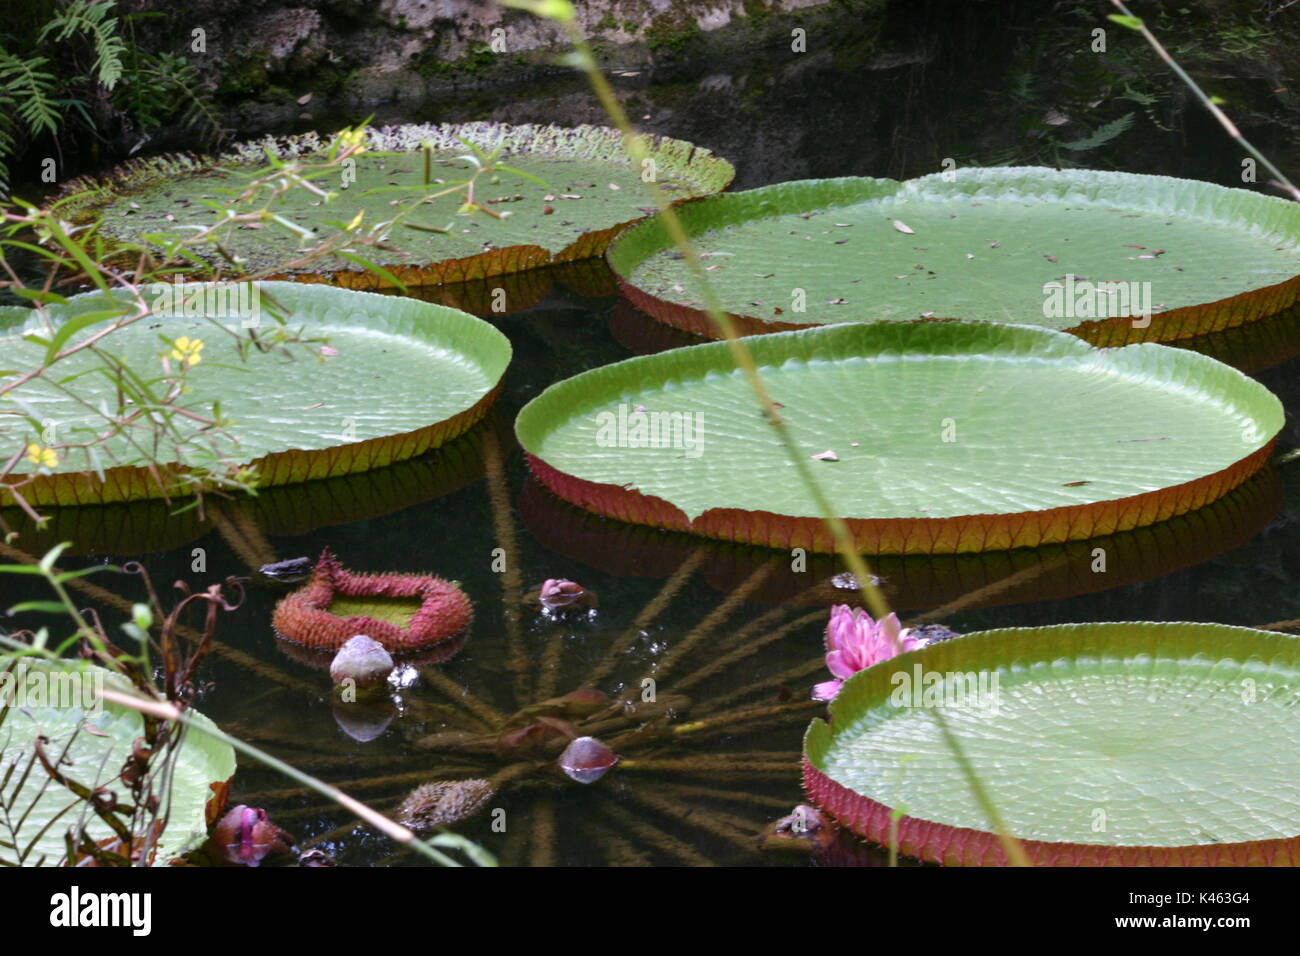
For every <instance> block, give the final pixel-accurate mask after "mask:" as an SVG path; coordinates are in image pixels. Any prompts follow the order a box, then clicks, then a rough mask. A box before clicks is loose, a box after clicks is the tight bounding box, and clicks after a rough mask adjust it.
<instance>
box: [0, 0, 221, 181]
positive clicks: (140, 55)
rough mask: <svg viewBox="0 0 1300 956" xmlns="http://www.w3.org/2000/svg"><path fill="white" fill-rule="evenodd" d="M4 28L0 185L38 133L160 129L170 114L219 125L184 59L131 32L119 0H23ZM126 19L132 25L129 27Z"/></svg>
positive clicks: (67, 135) (78, 137) (95, 136)
mask: <svg viewBox="0 0 1300 956" xmlns="http://www.w3.org/2000/svg"><path fill="white" fill-rule="evenodd" d="M6 13H7V14H10V15H11V16H10V17H9V19H8V21H7V23H6V24H5V27H4V28H3V30H2V32H0V189H3V190H7V189H8V182H9V178H10V171H9V165H8V164H9V163H10V162H11V161H12V159H13V158H14V157H15V156H17V155H20V154H22V153H23V152H24V151H26V150H27V149H29V148H30V147H31V146H32V145H33V144H34V143H35V142H36V141H38V140H41V139H46V138H48V139H52V140H53V141H54V145H55V147H56V149H58V150H60V151H62V149H63V146H64V143H65V141H69V142H71V143H74V144H78V145H79V144H80V143H82V142H84V141H85V140H87V139H91V140H99V141H103V140H105V139H106V138H107V135H106V134H107V131H110V130H113V129H114V128H120V129H123V130H125V131H129V132H141V131H147V130H151V129H156V128H157V127H159V126H161V125H162V124H163V123H165V122H167V121H170V120H180V121H181V122H183V123H185V124H189V125H195V126H198V127H200V128H201V129H202V130H203V131H204V132H205V134H207V135H208V136H209V137H210V138H215V137H216V136H218V135H219V134H220V133H221V132H222V130H221V128H220V124H218V123H217V121H216V117H215V114H214V113H213V111H212V109H211V106H210V105H209V104H208V102H207V99H206V97H205V96H204V95H203V94H202V93H201V92H200V91H199V88H198V81H197V76H196V75H195V72H194V68H193V66H192V65H190V64H189V63H188V61H187V60H186V59H185V57H182V56H177V55H175V54H172V53H168V52H162V53H154V52H151V51H148V50H145V49H143V48H142V47H141V46H140V45H139V44H138V43H137V42H136V40H135V35H134V24H135V21H137V20H139V19H141V18H142V17H145V16H157V15H158V14H132V15H127V16H123V15H122V14H120V13H119V11H118V9H117V5H116V3H115V0H56V2H55V3H53V4H46V3H34V2H23V3H18V4H15V9H13V10H12V11H11V10H6ZM124 27H125V28H127V29H126V30H125V31H124Z"/></svg>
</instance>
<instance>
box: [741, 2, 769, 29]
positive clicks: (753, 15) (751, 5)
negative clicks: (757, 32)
mask: <svg viewBox="0 0 1300 956" xmlns="http://www.w3.org/2000/svg"><path fill="white" fill-rule="evenodd" d="M744 8H745V16H746V18H747V22H748V23H749V25H750V26H751V27H754V28H755V29H762V28H763V27H765V26H767V24H768V21H769V20H771V19H772V10H771V8H770V7H768V5H767V0H745V3H744Z"/></svg>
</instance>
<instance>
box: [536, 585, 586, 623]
mask: <svg viewBox="0 0 1300 956" xmlns="http://www.w3.org/2000/svg"><path fill="white" fill-rule="evenodd" d="M537 600H538V601H539V602H540V603H541V605H542V607H543V608H544V609H545V610H547V611H549V612H551V613H552V614H554V613H556V612H559V611H567V610H570V609H574V610H588V609H590V608H593V607H595V606H596V595H594V594H593V593H592V592H590V591H588V590H587V589H586V588H584V587H583V586H582V585H581V584H579V583H578V582H577V581H569V580H566V579H564V578H547V579H546V580H545V581H544V582H542V586H541V588H540V589H539V590H538V593H537Z"/></svg>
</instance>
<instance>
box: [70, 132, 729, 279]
mask: <svg viewBox="0 0 1300 956" xmlns="http://www.w3.org/2000/svg"><path fill="white" fill-rule="evenodd" d="M365 135H366V148H367V149H368V150H370V151H373V152H399V151H406V150H418V149H420V148H422V147H423V146H424V145H425V144H428V145H430V146H431V147H432V148H433V149H434V150H463V149H464V145H463V144H462V143H461V142H460V141H459V140H458V138H457V137H459V138H461V139H465V140H467V141H468V142H472V143H473V144H474V145H476V146H478V147H479V148H481V149H485V150H491V149H493V148H495V147H497V146H506V147H510V146H514V147H516V148H518V149H520V150H523V151H528V150H532V151H535V152H538V153H541V154H550V155H559V156H568V157H572V158H581V159H603V160H607V161H610V162H617V163H620V164H623V165H626V164H628V163H629V160H628V158H627V154H626V152H625V144H624V141H623V135H622V133H621V132H619V131H618V130H616V129H612V128H610V127H604V126H591V125H581V126H574V127H562V126H556V125H541V124H534V123H523V124H519V125H510V124H505V123H494V122H474V123H446V124H433V123H428V124H418V123H412V124H405V125H400V126H384V127H379V128H376V127H367V128H366V130H365ZM644 139H645V143H646V145H647V149H648V152H649V155H650V158H651V159H653V160H654V161H655V163H656V168H657V174H659V175H662V174H663V173H671V174H673V175H676V176H680V177H681V178H683V179H686V180H687V181H689V182H691V183H693V184H694V186H695V189H694V191H693V192H692V194H691V195H689V196H684V197H682V198H680V199H675V200H674V201H673V203H674V205H678V204H682V203H689V202H692V201H694V200H696V199H698V198H701V197H703V196H707V195H710V194H712V193H715V192H722V191H723V190H725V189H726V188H727V187H728V186H730V185H731V182H732V180H733V179H734V178H735V168H734V167H733V166H732V165H731V163H729V162H728V161H727V160H725V159H723V158H722V157H720V156H716V155H714V153H713V152H712V151H711V150H709V149H706V148H705V147H702V146H696V145H694V144H693V143H688V142H686V141H685V140H678V139H672V138H670V137H666V136H656V135H649V134H647V135H646V136H645V137H644ZM331 141H332V138H331V137H322V136H320V135H319V134H318V133H315V132H309V133H303V134H298V135H290V136H265V137H263V138H261V139H255V140H249V141H246V142H242V143H238V144H235V145H233V146H231V147H230V148H229V149H228V150H227V151H226V152H224V153H222V154H220V155H217V156H211V155H204V154H195V153H167V154H162V155H158V156H151V157H143V158H139V159H132V160H127V161H126V162H125V163H122V164H121V165H119V166H117V167H115V168H114V169H112V170H110V171H109V172H108V173H106V174H104V175H102V176H83V177H79V178H78V179H74V180H72V181H70V182H68V183H67V184H66V185H65V186H64V187H63V188H62V189H61V190H60V191H59V193H58V194H57V196H56V200H55V204H56V208H57V209H58V210H59V212H60V214H61V215H63V216H66V217H67V218H68V219H69V221H70V222H72V223H73V224H75V225H84V224H88V223H91V222H94V221H96V220H97V219H98V218H99V217H100V215H101V213H102V211H103V209H104V208H105V207H106V205H107V204H108V202H109V201H110V200H111V199H112V198H113V197H114V196H115V195H117V194H118V193H121V192H126V191H129V190H131V189H139V188H143V187H146V186H149V185H153V184H154V183H158V182H169V183H170V182H175V181H176V180H177V179H178V178H182V177H185V176H187V175H195V174H199V173H203V172H207V171H209V170H212V169H215V168H221V167H231V166H254V165H259V164H264V163H265V157H266V154H267V153H270V154H271V155H273V156H276V157H278V158H281V159H288V158H294V157H299V156H310V155H313V154H317V153H320V152H321V151H323V150H325V149H327V148H328V146H329V145H330V143H331ZM538 144H541V145H542V147H543V148H541V149H538V148H537V146H538ZM640 218H641V217H637V218H635V219H629V220H627V221H625V222H621V223H617V224H615V225H613V226H609V227H606V228H604V229H597V230H591V231H588V232H585V233H583V234H582V235H581V236H579V237H578V238H577V239H575V240H574V241H573V242H571V243H570V244H569V245H567V246H565V247H564V248H562V249H559V250H549V249H546V248H544V247H542V246H537V245H530V244H518V245H514V246H504V247H501V248H496V249H491V250H488V251H484V252H481V253H478V254H476V255H472V256H465V257H457V258H451V259H445V260H442V261H439V262H434V263H386V264H385V265H384V268H385V269H386V270H387V271H388V272H390V273H391V274H392V275H394V276H395V277H396V278H397V279H399V280H400V281H401V282H403V283H404V284H406V285H407V286H422V285H444V284H447V283H453V282H469V281H473V280H476V279H485V278H491V277H493V276H498V275H508V274H513V273H516V272H524V271H528V270H531V269H538V268H542V267H545V266H550V265H559V264H562V263H566V262H576V261H580V260H584V259H590V258H595V257H598V256H601V255H603V254H604V252H605V249H606V248H607V247H608V245H609V243H610V242H611V241H612V240H613V239H614V237H615V236H617V235H618V234H619V233H620V232H622V231H623V230H624V229H625V228H626V227H627V226H629V225H631V224H632V223H634V222H638V221H639V220H640ZM202 277H203V276H196V278H202ZM267 278H269V279H283V280H288V281H294V282H306V283H312V282H320V283H329V284H331V285H336V286H340V287H343V288H348V289H360V290H374V289H386V288H393V285H392V283H391V282H389V281H388V280H387V279H386V278H385V277H383V276H381V275H379V274H377V273H375V272H371V271H369V270H366V269H363V268H360V267H358V268H331V269H313V270H310V271H302V272H298V271H290V272H282V273H276V274H273V275H271V276H268V277H267Z"/></svg>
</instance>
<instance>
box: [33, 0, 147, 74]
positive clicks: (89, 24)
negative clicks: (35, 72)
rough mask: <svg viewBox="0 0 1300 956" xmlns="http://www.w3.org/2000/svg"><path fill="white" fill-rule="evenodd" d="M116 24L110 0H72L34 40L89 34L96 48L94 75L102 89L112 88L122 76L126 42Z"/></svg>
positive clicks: (87, 35)
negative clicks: (92, 0) (93, 0)
mask: <svg viewBox="0 0 1300 956" xmlns="http://www.w3.org/2000/svg"><path fill="white" fill-rule="evenodd" d="M117 27H118V21H117V17H116V16H114V15H113V0H97V2H90V0H72V3H70V4H68V7H67V9H66V10H63V11H61V12H59V13H58V14H56V15H55V16H54V17H52V18H51V19H50V21H49V22H48V23H46V24H45V26H43V27H41V32H40V33H39V34H38V35H37V40H38V41H39V42H42V43H43V42H45V40H46V38H48V37H50V36H51V35H52V36H53V39H54V41H55V42H56V43H62V42H64V41H66V40H67V39H68V38H69V37H71V36H72V35H73V34H74V33H79V34H82V35H84V36H86V37H89V38H90V40H91V43H92V45H93V46H94V50H95V66H94V73H95V75H96V76H95V78H96V79H97V80H98V81H99V84H100V85H101V86H103V87H104V89H107V90H111V89H112V88H113V87H115V86H116V85H117V81H118V80H120V79H121V78H122V71H123V66H122V59H123V57H124V56H125V55H126V43H125V42H123V40H122V37H121V36H120V35H119V34H118V32H117Z"/></svg>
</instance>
